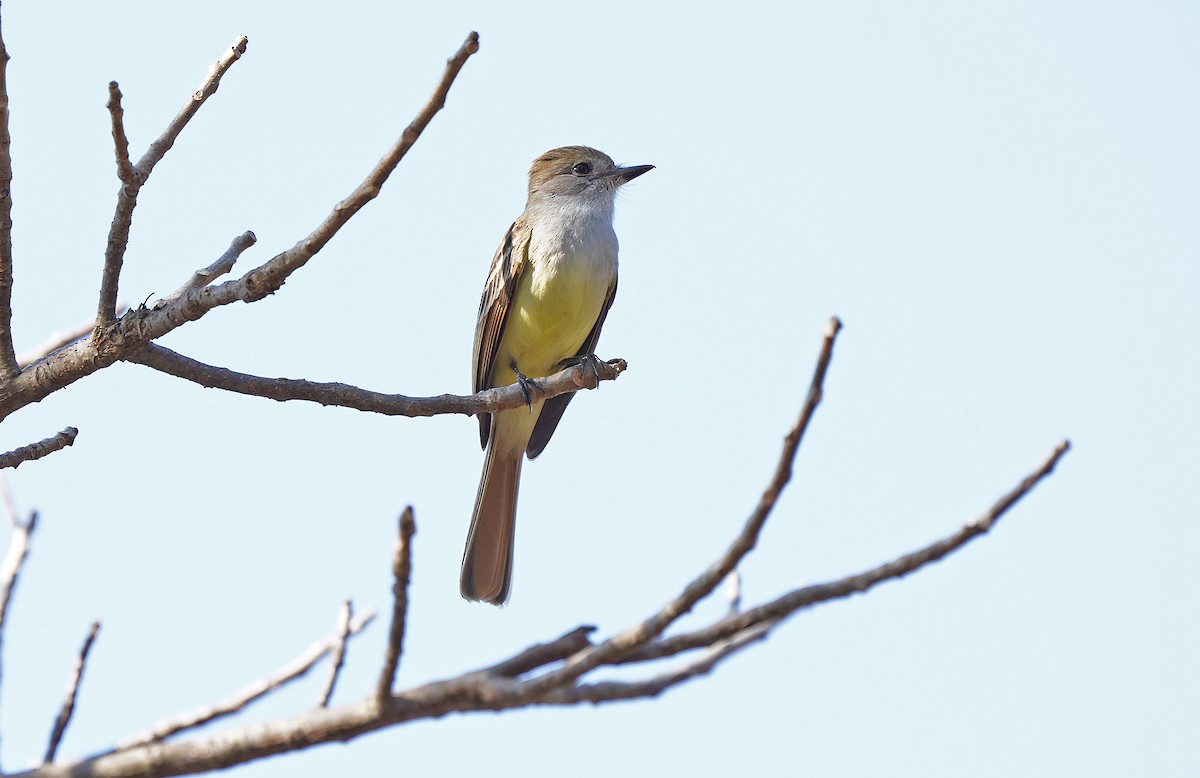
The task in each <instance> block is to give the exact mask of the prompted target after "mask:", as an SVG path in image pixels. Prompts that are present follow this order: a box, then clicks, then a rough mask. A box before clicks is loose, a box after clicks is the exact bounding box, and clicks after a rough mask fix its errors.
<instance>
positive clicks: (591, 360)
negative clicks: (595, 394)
mask: <svg viewBox="0 0 1200 778" xmlns="http://www.w3.org/2000/svg"><path fill="white" fill-rule="evenodd" d="M620 361H621V360H609V361H605V360H603V359H601V358H600V357H598V356H596V355H595V354H579V355H578V356H574V357H567V358H566V359H563V360H560V361H559V363H558V367H578V368H579V370H580V372H581V373H582V374H583V375H585V376H586V375H591V377H592V380H591V381H587V382H586V386H587V388H589V389H595V388H596V387H597V386H599V385H600V367H601V366H602V365H603V366H604V367H606V368H614V367H616V365H615V364H614V362H620ZM622 369H623V367H622Z"/></svg>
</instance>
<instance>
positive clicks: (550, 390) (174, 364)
mask: <svg viewBox="0 0 1200 778" xmlns="http://www.w3.org/2000/svg"><path fill="white" fill-rule="evenodd" d="M125 359H126V361H129V362H136V363H138V364H140V365H145V366H146V367H151V368H154V369H155V370H158V371H160V372H163V373H167V374H168V375H173V376H175V377H177V378H183V379H185V380H188V381H192V382H193V383H197V384H200V385H201V386H204V387H208V388H212V389H224V390H225V391H229V392H237V393H238V394H248V395H253V396H255V397H264V398H266V399H268V400H276V401H278V402H287V401H289V400H305V401H307V402H315V403H319V404H321V405H326V406H329V405H332V406H339V407H342V408H353V409H354V410H358V411H366V412H369V413H380V414H383V415H385V416H436V415H440V414H448V413H462V414H467V415H474V414H476V413H495V412H497V411H502V410H507V409H509V408H519V407H521V406H522V405H525V403H526V399H525V395H524V393H523V392H522V391H521V387H520V385H519V384H512V385H511V386H506V387H498V388H495V389H487V390H484V391H482V392H479V393H477V394H471V395H454V394H442V395H437V396H434V397H409V396H406V395H402V394H384V393H382V392H374V391H371V390H368V389H360V388H358V387H356V386H351V385H349V384H343V383H334V382H317V381H306V380H303V379H296V378H264V377H262V376H255V375H249V374H248V373H238V372H235V371H233V370H228V369H226V368H223V367H217V366H215V365H207V364H205V363H203V362H198V361H196V360H194V359H191V358H189V357H185V356H183V355H182V354H179V353H177V352H175V351H172V350H171V349H169V348H166V347H165V346H160V345H158V344H157V343H146V344H144V345H143V346H142V347H141V348H140V349H138V350H136V351H133V352H131V353H130V354H129V355H128V356H126V357H125ZM627 368H628V365H627V364H626V362H625V360H623V359H613V360H609V361H608V362H607V363H604V362H602V363H600V365H599V369H598V371H597V373H593V371H592V370H590V369H586V370H585V369H583V368H581V367H579V366H573V367H568V368H566V369H564V370H561V371H559V372H557V373H555V374H554V375H552V376H548V377H546V378H539V379H538V380H537V382H536V383H535V384H533V385H532V386H530V387H529V390H530V393H531V395H532V397H533V399H534V401H535V402H536V401H537V400H543V399H549V398H551V397H556V396H558V395H560V394H565V393H566V392H573V391H577V390H578V389H582V388H588V389H594V388H595V387H596V386H598V385H599V384H598V381H612V380H615V379H616V378H617V377H618V376H620V375H621V373H622V372H624V371H625V370H626V369H627Z"/></svg>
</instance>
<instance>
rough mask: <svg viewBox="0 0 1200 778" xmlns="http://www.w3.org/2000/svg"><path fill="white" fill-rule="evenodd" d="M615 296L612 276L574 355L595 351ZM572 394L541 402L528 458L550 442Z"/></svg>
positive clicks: (539, 451)
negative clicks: (596, 313) (594, 321)
mask: <svg viewBox="0 0 1200 778" xmlns="http://www.w3.org/2000/svg"><path fill="white" fill-rule="evenodd" d="M616 296H617V281H616V279H615V278H614V279H613V283H612V286H610V287H609V288H608V294H607V295H606V296H605V298H604V307H602V308H601V309H600V317H599V318H598V319H596V324H595V326H593V327H592V331H591V332H589V333H588V336H587V338H585V339H584V341H583V345H582V346H580V347H579V351H577V352H576V353H575V356H577V357H579V356H583V355H584V354H594V353H596V341H598V340H600V328H601V327H603V326H604V319H605V317H606V316H608V309H609V308H611V307H612V303H613V298H614V297H616ZM574 396H575V392H570V393H569V394H560V395H559V396H557V397H551V398H550V399H549V400H546V401H545V402H544V403H542V412H541V414H539V415H538V420H537V422H536V423H535V424H534V427H533V434H532V435H531V436H530V437H529V445H528V446H527V447H526V448H525V453H526V454H527V455H528V456H529V458H530V459H534V458H535V457H537V455H538V454H540V453H542V452H543V451H544V450H545V449H546V444H547V443H549V442H550V437H551V436H552V435H553V434H554V430H555V429H556V428H557V427H558V421H559V419H561V418H562V415H563V413H564V412H565V411H566V410H567V405H568V404H570V402H571V398H572V397H574Z"/></svg>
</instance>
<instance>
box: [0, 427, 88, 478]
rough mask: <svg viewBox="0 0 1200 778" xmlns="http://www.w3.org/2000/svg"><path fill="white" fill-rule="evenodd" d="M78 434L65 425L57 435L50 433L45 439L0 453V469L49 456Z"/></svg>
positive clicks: (77, 431) (69, 442)
mask: <svg viewBox="0 0 1200 778" xmlns="http://www.w3.org/2000/svg"><path fill="white" fill-rule="evenodd" d="M78 434H79V430H77V429H75V428H74V427H67V428H66V429H65V430H63V431H62V432H60V433H58V434H57V435H51V436H50V437H48V438H46V439H45V440H39V441H38V442H37V443H30V444H29V445H28V446H21V447H20V448H14V449H13V450H12V451H8V452H5V453H3V454H0V470H3V469H4V468H8V467H19V466H20V465H21V463H22V462H31V461H33V460H35V459H41V458H42V457H44V456H49V455H50V454H53V453H54V452H55V451H58V450H59V449H63V448H66V447H67V446H69V445H71V444H72V443H74V442H75V436H76V435H78Z"/></svg>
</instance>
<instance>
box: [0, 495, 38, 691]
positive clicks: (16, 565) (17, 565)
mask: <svg viewBox="0 0 1200 778" xmlns="http://www.w3.org/2000/svg"><path fill="white" fill-rule="evenodd" d="M5 497H6V498H7V497H8V490H7V488H6V489H5ZM6 502H9V500H8V499H6ZM9 510H10V511H13V509H12V508H10V509H9ZM12 519H13V522H12V537H11V539H10V540H9V542H8V553H7V554H5V555H4V562H3V564H0V647H2V646H3V644H4V626H5V625H6V624H7V623H8V606H9V603H11V602H12V596H13V592H14V591H16V588H17V579H18V578H19V577H20V576H21V568H22V567H24V566H25V558H26V557H28V556H29V546H30V540H31V539H32V537H33V531H34V530H35V529H37V519H38V515H37V511H34V512H33V513H31V514H29V520H28V521H24V522H22V521H20V520H18V519H17V518H16V515H15V511H13V512H12ZM2 657H3V651H0V658H2ZM0 678H3V674H2V673H0Z"/></svg>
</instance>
